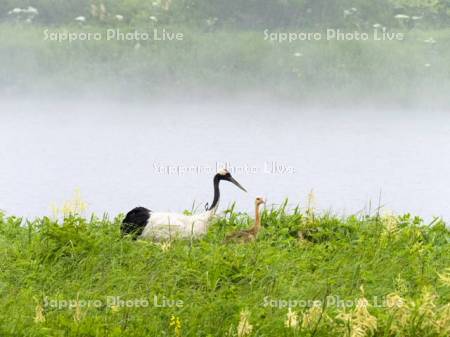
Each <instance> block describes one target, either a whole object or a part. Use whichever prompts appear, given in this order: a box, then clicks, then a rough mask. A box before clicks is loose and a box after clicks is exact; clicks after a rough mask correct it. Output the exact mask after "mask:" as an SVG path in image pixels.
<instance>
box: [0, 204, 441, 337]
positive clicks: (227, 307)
mask: <svg viewBox="0 0 450 337" xmlns="http://www.w3.org/2000/svg"><path fill="white" fill-rule="evenodd" d="M21 222H22V221H21V219H18V218H14V217H9V218H7V217H5V216H4V215H0V271H1V273H0V299H1V300H0V301H1V302H0V335H1V336H5V337H6V336H205V337H206V336H238V335H240V336H245V335H249V336H421V337H426V336H442V337H444V336H448V335H449V332H450V306H449V300H450V285H449V284H447V285H446V284H445V282H446V278H445V275H444V274H445V269H446V268H448V267H450V261H449V256H450V232H449V230H448V229H446V228H445V224H444V223H442V222H441V221H439V220H436V221H435V222H433V223H432V224H424V223H423V222H422V221H421V220H420V219H419V218H414V217H411V216H409V215H405V216H350V217H348V218H337V217H334V216H331V215H326V214H324V215H314V214H313V212H311V211H309V212H307V213H305V212H301V211H300V210H294V211H292V212H289V213H288V212H286V211H285V209H284V208H283V207H281V208H279V209H274V210H270V211H268V210H266V211H265V212H264V214H263V224H264V230H263V232H262V233H261V236H260V237H259V238H258V240H257V242H256V243H252V244H248V245H236V244H227V245H226V244H223V238H224V236H225V235H226V233H228V232H230V231H232V230H233V229H235V228H238V227H247V226H248V224H249V222H251V219H250V218H249V216H248V215H246V214H238V213H236V212H234V211H232V210H229V211H227V212H226V213H225V216H224V217H223V218H220V219H218V220H217V221H216V223H214V224H213V226H212V227H211V229H210V231H209V233H208V235H207V236H206V237H204V238H202V239H201V240H195V241H182V240H175V241H173V242H170V243H167V242H166V243H159V244H156V243H149V242H143V241H131V240H130V239H122V238H121V237H120V235H119V223H120V219H115V220H108V219H97V218H92V219H90V220H86V219H84V218H80V217H74V216H72V217H68V218H66V219H65V220H64V221H63V222H62V221H60V222H59V223H56V222H55V221H52V220H50V219H47V218H44V219H37V220H35V221H32V222H27V223H26V225H22V226H21ZM299 233H301V235H299ZM299 236H300V238H299ZM439 274H441V276H442V277H440V276H439ZM448 281H449V280H448V278H447V283H448ZM155 296H156V297H157V299H156V301H157V303H156V305H155V302H154V301H155ZM327 296H328V299H329V300H328V301H326V300H324V299H325V298H327ZM108 297H109V300H110V301H112V300H111V298H116V299H117V297H120V299H122V300H128V301H131V305H127V304H126V303H130V302H125V303H124V302H117V300H116V303H113V302H110V303H109V304H108V303H107V302H108ZM333 299H334V300H335V302H336V303H334V304H333ZM366 299H367V302H368V305H367V302H366ZM289 300H291V306H292V309H291V315H290V317H289V318H290V320H289V322H286V321H287V318H288V317H287V313H288V308H287V305H288V304H287V302H286V301H289ZM344 300H346V301H347V300H348V301H349V302H346V303H347V305H346V308H345V309H344V308H343V307H342V302H339V301H344ZM136 301H137V302H136ZM142 301H144V302H142ZM145 301H148V302H145ZM175 301H178V302H175ZM313 301H319V302H315V303H314V302H313ZM339 303H340V305H338V304H339ZM160 305H162V306H163V307H159V306H160ZM286 325H288V326H286Z"/></svg>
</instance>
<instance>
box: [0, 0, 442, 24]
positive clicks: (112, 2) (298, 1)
mask: <svg viewBox="0 0 450 337" xmlns="http://www.w3.org/2000/svg"><path fill="white" fill-rule="evenodd" d="M29 6H32V8H33V9H36V10H37V11H38V14H35V13H34V12H27V11H22V12H21V11H20V10H21V9H27V8H28V7H29ZM14 9H16V11H14ZM77 17H82V19H80V20H78V21H83V22H91V23H95V24H102V23H104V24H108V23H111V22H117V21H122V22H123V23H124V24H131V25H139V24H142V23H145V22H154V23H156V22H158V23H161V24H171V25H176V24H180V25H192V26H197V27H205V29H210V30H214V29H219V28H223V27H233V28H236V29H265V28H270V29H274V28H286V27H330V28H334V27H343V28H344V27H345V28H358V29H364V28H369V27H371V26H373V25H382V26H387V27H403V28H405V27H406V28H408V27H409V28H412V27H417V26H419V27H434V28H438V27H444V26H448V24H449V23H450V0H377V1H373V0H334V1H330V0H153V1H152V0H65V1H53V0H34V1H30V0H2V1H1V2H0V21H27V20H28V21H27V22H28V23H33V22H34V23H40V24H46V25H60V24H67V23H71V22H73V23H76V21H75V18H77Z"/></svg>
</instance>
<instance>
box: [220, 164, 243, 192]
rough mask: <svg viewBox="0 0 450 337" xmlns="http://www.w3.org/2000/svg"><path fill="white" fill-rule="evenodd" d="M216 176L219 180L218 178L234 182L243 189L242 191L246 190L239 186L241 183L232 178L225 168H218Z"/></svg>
mask: <svg viewBox="0 0 450 337" xmlns="http://www.w3.org/2000/svg"><path fill="white" fill-rule="evenodd" d="M216 177H217V178H218V179H219V181H220V180H226V181H229V182H230V183H233V184H235V185H236V186H237V187H239V188H240V189H241V190H243V191H244V192H247V190H246V189H245V188H243V187H242V186H241V184H239V183H238V182H237V181H236V179H234V178H233V177H232V176H231V173H230V172H228V170H226V169H220V170H219V171H218V172H217V174H216Z"/></svg>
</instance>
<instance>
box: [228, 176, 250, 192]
mask: <svg viewBox="0 0 450 337" xmlns="http://www.w3.org/2000/svg"><path fill="white" fill-rule="evenodd" d="M229 181H230V182H231V183H233V184H235V185H236V186H237V187H239V188H240V189H241V190H243V191H244V192H247V190H246V189H245V188H243V187H242V186H241V184H239V183H238V182H237V181H236V179H234V178H233V177H230V180H229Z"/></svg>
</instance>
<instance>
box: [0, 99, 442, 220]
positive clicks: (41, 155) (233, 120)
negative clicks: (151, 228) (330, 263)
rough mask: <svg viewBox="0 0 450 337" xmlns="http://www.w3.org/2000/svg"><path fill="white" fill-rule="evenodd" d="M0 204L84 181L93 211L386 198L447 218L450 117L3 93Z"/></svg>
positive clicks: (13, 209) (44, 205)
mask: <svg viewBox="0 0 450 337" xmlns="http://www.w3.org/2000/svg"><path fill="white" fill-rule="evenodd" d="M0 116H1V118H0V123H1V124H0V155H1V165H0V209H1V210H4V211H6V212H7V214H14V215H23V216H27V217H35V216H41V215H49V214H51V207H50V205H51V204H54V203H56V204H61V203H63V202H64V201H65V200H68V199H70V198H71V197H72V195H73V192H74V190H75V189H79V190H80V191H81V194H82V196H83V199H84V200H85V201H86V202H87V203H88V204H89V212H95V213H97V214H103V213H105V212H107V213H109V214H110V215H116V214H118V213H120V212H126V211H127V210H129V209H130V208H132V207H134V206H138V205H142V206H146V207H148V208H150V209H153V210H161V211H162V210H164V211H165V210H170V211H182V210H184V209H191V207H192V204H193V202H194V201H195V202H196V205H197V206H198V207H202V208H203V205H204V204H205V203H206V202H211V199H212V192H213V191H212V176H213V174H214V172H215V171H216V168H217V167H219V166H223V165H225V164H228V165H229V168H230V170H231V171H232V172H233V175H234V177H235V178H236V179H237V180H238V181H239V182H240V183H241V184H242V185H243V186H244V187H246V188H247V189H248V191H249V193H248V194H245V193H243V192H241V191H240V190H238V189H237V188H235V187H234V186H232V185H231V184H228V183H222V185H221V187H222V196H223V197H222V200H221V207H220V209H222V210H223V209H224V208H225V207H226V206H227V205H229V204H230V203H231V202H232V201H236V202H237V209H241V210H250V211H251V210H252V209H253V206H252V205H253V200H254V197H255V196H257V195H261V196H264V197H266V198H267V200H268V204H269V205H270V204H279V203H281V202H282V201H283V200H284V199H285V198H289V200H290V203H291V204H292V205H295V204H296V203H300V204H303V205H304V204H305V202H306V199H307V195H308V193H309V192H310V191H311V190H314V193H315V196H316V200H317V208H318V209H320V210H331V211H332V212H334V213H336V214H351V213H356V212H359V211H368V210H369V209H372V210H373V209H374V208H376V207H377V206H378V204H379V203H380V202H379V198H380V195H381V205H383V206H384V208H385V209H387V210H392V211H394V212H396V213H406V212H410V213H412V214H414V215H420V216H423V217H425V218H426V219H431V217H432V216H443V217H444V218H445V219H446V220H447V221H448V220H449V219H450V205H449V201H450V177H449V176H450V155H449V154H450V123H449V122H450V118H449V117H448V114H447V116H446V115H445V114H443V113H438V112H435V113H423V112H422V113H421V112H417V113H412V112H407V111H403V112H396V111H370V112H360V111H353V112H349V111H318V110H312V109H311V110H308V109H305V108H300V107H295V106H292V105H291V106H287V105H276V104H268V105H265V104H262V103H261V104H256V103H254V104H250V103H247V104H237V103H236V104H222V103H211V104H200V103H199V104H195V103H188V104H185V103H184V104H182V103H179V104H177V103H171V104H157V103H155V104H152V103H145V104H144V103H142V104H128V103H113V102H108V103H102V102H89V101H85V102H77V103H74V102H61V101H57V102H50V101H48V102H38V101H22V102H18V101H11V100H3V101H0Z"/></svg>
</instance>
